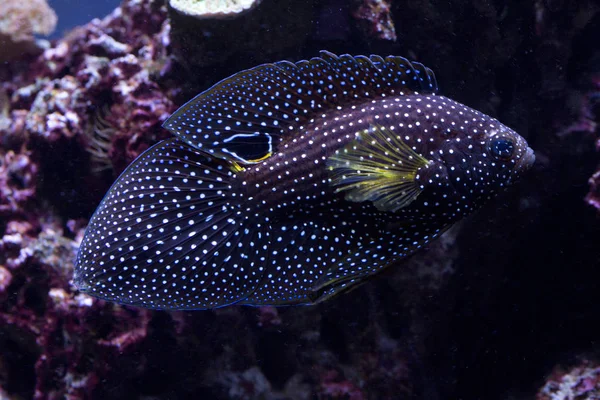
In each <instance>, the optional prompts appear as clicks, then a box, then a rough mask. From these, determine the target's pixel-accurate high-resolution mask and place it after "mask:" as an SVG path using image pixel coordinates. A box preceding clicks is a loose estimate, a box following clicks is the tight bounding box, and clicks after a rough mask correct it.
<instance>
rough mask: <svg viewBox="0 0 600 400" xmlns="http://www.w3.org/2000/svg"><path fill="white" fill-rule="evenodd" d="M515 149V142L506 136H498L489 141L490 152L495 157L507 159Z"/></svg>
mask: <svg viewBox="0 0 600 400" xmlns="http://www.w3.org/2000/svg"><path fill="white" fill-rule="evenodd" d="M514 151H515V144H514V142H513V141H512V140H510V139H507V138H498V139H494V140H492V142H491V143H490V152H491V153H492V155H493V156H494V157H496V158H501V159H507V158H510V157H512V155H513V153H514Z"/></svg>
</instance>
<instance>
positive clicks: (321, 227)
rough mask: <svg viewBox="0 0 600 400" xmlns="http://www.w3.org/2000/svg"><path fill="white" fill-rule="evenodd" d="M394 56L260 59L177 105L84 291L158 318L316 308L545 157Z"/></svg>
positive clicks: (85, 247)
mask: <svg viewBox="0 0 600 400" xmlns="http://www.w3.org/2000/svg"><path fill="white" fill-rule="evenodd" d="M437 91H438V87H437V83H436V79H435V75H434V73H433V72H432V71H431V70H430V69H428V68H426V67H425V66H423V65H422V64H419V63H417V62H409V61H407V60H406V59H404V58H402V57H395V56H389V57H386V58H382V57H379V56H375V55H373V56H370V57H363V56H356V57H352V56H350V55H342V56H339V57H338V56H336V55H334V54H331V53H329V52H325V51H323V52H321V54H320V57H317V58H313V59H311V60H309V61H300V62H297V63H291V62H287V61H282V62H276V63H273V64H264V65H260V66H258V67H255V68H252V69H249V70H246V71H242V72H239V73H237V74H235V75H233V76H231V77H229V78H227V79H224V80H223V81H221V82H219V83H217V84H216V85H214V86H213V87H211V88H210V89H208V90H206V91H205V92H203V93H201V94H200V95H198V96H197V97H195V98H194V99H192V100H191V101H189V102H188V103H187V104H185V105H184V106H182V107H181V108H180V109H179V110H177V111H176V112H175V113H174V114H173V115H172V116H171V117H170V118H169V119H168V120H167V121H166V122H165V123H164V127H165V128H166V129H168V130H170V131H171V132H173V133H174V134H175V137H174V138H172V139H168V140H165V141H163V142H160V143H158V144H157V145H155V146H154V147H152V148H150V149H149V150H147V151H146V152H145V153H143V154H142V155H140V156H139V157H138V158H137V159H136V160H135V161H134V162H133V163H132V164H131V165H130V166H129V167H128V168H127V169H126V170H125V171H124V172H123V174H122V175H121V176H120V177H119V178H118V180H117V181H116V182H115V183H114V184H113V186H112V187H111V189H110V190H109V192H108V193H107V194H106V196H105V198H104V199H103V200H102V203H101V204H100V206H99V207H98V209H97V210H96V212H95V213H94V215H93V217H92V219H91V221H90V224H89V226H88V228H87V231H86V233H85V236H84V238H83V241H82V243H81V247H80V249H79V254H78V257H77V262H76V267H75V276H74V283H75V285H76V286H77V287H78V288H79V289H80V290H82V291H84V292H87V293H89V294H90V295H93V296H96V297H99V298H103V299H107V300H111V301H115V302H118V303H122V304H131V305H136V306H142V307H149V308H158V309H207V308H215V307H221V306H226V305H231V304H245V305H254V306H258V305H292V304H314V303H318V302H320V301H323V300H324V299H327V298H329V297H331V296H333V295H335V294H337V293H340V292H344V291H347V290H348V289H351V288H353V287H355V286H356V285H357V284H359V283H361V282H364V281H365V280H366V279H368V278H370V277H371V276H373V275H375V274H377V273H378V272H380V271H381V270H383V269H385V268H386V267H388V266H390V265H393V264H397V263H398V261H399V260H402V259H403V258H405V257H407V256H409V255H410V254H412V253H414V252H415V251H416V250H418V249H420V248H421V247H423V246H424V245H425V244H426V243H428V242H429V241H431V240H433V239H435V238H436V237H437V236H439V235H440V234H441V233H443V232H444V230H446V229H447V228H448V227H449V226H451V225H452V224H453V223H455V222H456V221H458V220H460V219H461V218H463V217H464V216H466V215H468V214H470V213H472V212H473V211H474V210H475V209H477V208H478V207H480V206H481V205H482V204H484V203H485V202H486V201H488V200H489V199H490V198H492V197H493V196H494V195H496V193H498V191H500V190H501V189H503V188H505V187H507V186H508V185H510V184H512V183H513V182H514V181H515V180H517V179H518V178H519V177H520V176H521V175H522V174H523V173H524V172H525V171H526V170H528V169H529V168H530V167H531V165H532V164H533V162H534V159H535V157H534V153H533V151H532V150H531V149H530V148H529V147H528V145H527V143H526V141H525V140H524V139H523V138H522V137H521V136H519V135H518V134H517V133H516V132H514V131H513V130H511V129H510V128H508V127H506V126H504V125H502V124H501V123H500V122H498V121H497V120H495V119H493V118H491V117H489V116H487V115H485V114H482V113H480V112H478V111H476V110H473V109H471V108H469V107H467V106H465V105H462V104H460V103H457V102H455V101H453V100H451V99H449V98H446V97H443V96H441V95H438V94H437Z"/></svg>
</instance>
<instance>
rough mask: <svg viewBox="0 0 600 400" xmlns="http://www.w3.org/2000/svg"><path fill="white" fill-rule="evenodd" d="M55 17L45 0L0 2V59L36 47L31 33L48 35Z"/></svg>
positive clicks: (20, 53)
mask: <svg viewBox="0 0 600 400" xmlns="http://www.w3.org/2000/svg"><path fill="white" fill-rule="evenodd" d="M56 20H57V18H56V13H55V12H54V10H52V8H50V6H49V5H48V3H47V2H46V0H3V1H2V2H0V46H1V47H2V52H0V62H1V61H7V60H10V59H12V58H15V57H18V56H20V55H23V54H26V53H32V52H36V51H39V50H40V48H39V46H38V43H37V42H36V40H35V38H34V34H39V35H49V34H50V33H52V32H53V31H54V28H55V27H56Z"/></svg>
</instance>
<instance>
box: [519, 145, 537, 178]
mask: <svg viewBox="0 0 600 400" xmlns="http://www.w3.org/2000/svg"><path fill="white" fill-rule="evenodd" d="M534 163H535V153H534V152H533V149H532V148H531V147H527V151H525V154H524V155H523V157H521V159H520V160H519V162H518V163H517V171H519V172H523V171H527V170H528V169H530V168H531V167H532V166H533V164H534Z"/></svg>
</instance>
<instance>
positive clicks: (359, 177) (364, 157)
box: [327, 126, 429, 212]
mask: <svg viewBox="0 0 600 400" xmlns="http://www.w3.org/2000/svg"><path fill="white" fill-rule="evenodd" d="M327 163H328V166H329V170H330V172H331V176H332V184H333V185H334V186H335V190H336V192H345V193H346V197H345V198H346V200H348V201H352V202H362V201H367V200H368V201H372V202H373V204H374V205H375V207H377V209H379V210H381V211H392V212H393V211H397V210H399V209H400V208H402V207H406V206H407V205H409V204H410V203H412V202H413V201H414V200H415V199H416V198H417V196H418V195H419V194H420V192H421V190H420V188H419V185H418V183H417V181H416V177H417V175H418V171H419V169H421V168H426V167H427V166H428V165H429V160H427V159H426V158H424V157H423V156H421V155H420V154H418V153H417V152H415V151H414V150H413V149H412V148H410V147H409V146H408V145H407V144H406V143H404V142H403V141H402V139H401V138H400V136H396V135H394V133H393V132H391V131H390V130H388V129H386V128H383V127H381V126H374V127H372V128H371V129H369V130H366V131H365V132H363V133H362V134H361V135H360V136H359V137H358V138H357V139H356V140H354V141H353V142H351V143H350V144H349V145H347V146H346V147H345V148H343V149H340V150H338V151H337V152H336V153H335V154H334V155H333V156H331V157H330V158H329V159H328V161H327Z"/></svg>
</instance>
